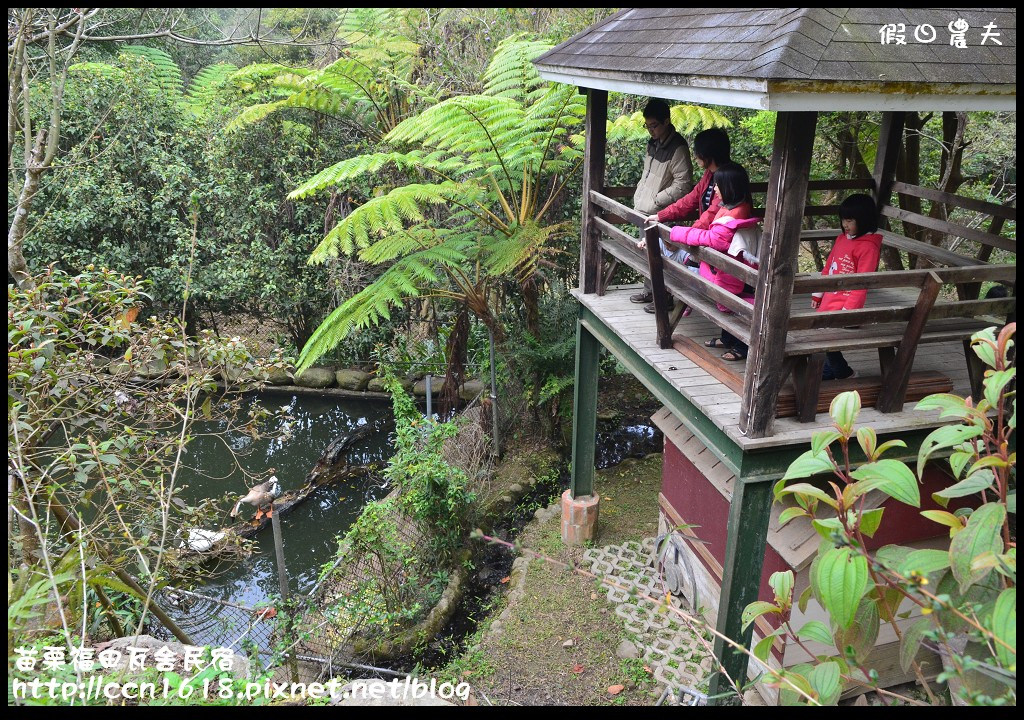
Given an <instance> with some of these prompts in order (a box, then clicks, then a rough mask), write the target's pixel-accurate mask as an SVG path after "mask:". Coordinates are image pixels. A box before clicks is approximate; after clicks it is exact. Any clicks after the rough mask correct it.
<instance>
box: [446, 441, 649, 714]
mask: <svg viewBox="0 0 1024 720" xmlns="http://www.w3.org/2000/svg"><path fill="white" fill-rule="evenodd" d="M596 484H597V488H598V489H599V490H600V492H601V496H602V500H601V519H600V529H599V536H598V538H597V541H596V543H595V544H596V545H608V544H619V543H622V542H624V541H626V540H640V539H642V538H644V537H650V536H652V535H654V534H655V533H656V531H657V518H658V510H657V496H658V489H659V488H660V486H661V455H649V456H648V457H646V458H645V459H643V460H626V461H625V462H623V463H621V464H619V465H617V466H615V467H613V468H609V469H608V470H603V471H600V472H599V473H598V478H597V483H596ZM519 544H520V545H521V546H522V547H525V548H530V549H532V550H535V551H537V552H540V553H543V554H546V555H548V556H550V557H552V558H554V559H557V560H561V561H563V562H579V561H580V560H581V559H582V554H583V550H582V549H580V548H566V547H564V546H563V545H562V541H561V531H560V527H559V515H558V514H557V513H556V514H555V515H553V516H552V517H550V518H548V519H547V520H546V521H544V522H543V523H540V524H537V523H534V524H531V526H530V527H529V528H527V530H526V531H524V533H523V534H522V535H521V536H520V538H519ZM506 603H507V599H503V600H501V601H500V603H499V605H498V606H496V607H495V608H493V609H492V612H491V620H489V621H487V622H485V623H483V624H482V627H481V629H480V630H479V631H478V634H477V637H475V638H473V639H472V640H471V641H470V642H469V643H468V645H467V647H469V650H467V651H466V653H464V654H463V655H462V657H460V658H458V659H457V660H456V661H455V662H453V663H452V664H451V665H450V666H449V667H448V668H447V669H446V671H445V673H444V674H445V675H448V676H457V677H459V678H460V679H462V680H464V681H466V682H469V683H471V684H472V685H473V686H474V687H475V688H476V689H477V690H478V700H477V701H478V702H479V704H481V705H485V704H487V702H488V701H489V702H490V703H491V704H494V705H652V704H654V702H655V701H656V700H657V697H658V694H659V693H658V692H657V691H656V690H655V683H654V682H653V679H652V678H651V676H650V673H649V671H647V670H645V668H644V665H643V662H642V661H641V660H636V659H630V660H621V659H619V658H618V657H617V656H616V649H617V648H618V647H619V644H620V643H621V642H622V641H623V640H627V639H628V636H627V634H626V632H625V630H624V628H623V623H622V621H621V620H620V619H619V618H618V617H617V616H616V615H615V614H614V608H613V606H612V605H611V604H610V603H608V602H607V601H606V600H605V598H604V592H598V590H597V587H596V585H595V583H594V581H593V580H589V579H587V578H585V577H582V576H580V575H577V574H575V573H572V572H571V571H567V570H564V569H561V568H557V567H555V566H552V565H550V564H547V563H544V562H543V561H541V560H533V561H531V562H530V564H529V566H528V569H527V576H526V581H525V591H524V593H523V594H522V596H521V597H520V598H519V599H518V600H516V601H514V604H513V607H512V608H511V611H510V613H509V615H508V617H507V620H506V622H504V623H502V625H501V632H500V633H489V632H488V630H489V629H491V627H492V624H493V620H494V618H496V617H497V616H498V614H499V613H500V612H501V611H502V610H503V609H504V608H505V607H506ZM615 686H622V689H621V690H618V688H616V687H615ZM609 688H613V691H612V692H609ZM485 698H486V700H485Z"/></svg>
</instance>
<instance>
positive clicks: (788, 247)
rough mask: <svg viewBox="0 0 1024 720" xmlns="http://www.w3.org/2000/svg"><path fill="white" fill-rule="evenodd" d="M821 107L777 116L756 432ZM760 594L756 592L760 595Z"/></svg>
mask: <svg viewBox="0 0 1024 720" xmlns="http://www.w3.org/2000/svg"><path fill="white" fill-rule="evenodd" d="M817 120H818V114H817V113H816V112H780V113H779V115H778V118H777V119H776V121H775V142H774V145H773V147H772V167H771V173H770V176H769V181H768V197H767V201H766V202H765V215H764V235H763V236H762V238H761V247H760V257H761V268H760V270H759V272H758V275H757V293H756V299H755V300H754V320H753V323H752V324H751V328H750V351H749V354H748V357H747V370H746V373H745V377H744V379H743V403H742V406H741V408H740V430H741V431H742V432H744V433H745V434H746V435H747V436H749V437H752V438H760V437H766V436H767V435H770V434H771V429H772V422H773V421H774V419H775V405H776V403H777V402H778V398H779V390H780V388H781V386H782V383H783V381H784V380H785V378H783V377H782V370H783V365H784V361H785V347H786V334H787V330H788V326H789V310H790V305H791V304H792V299H793V276H794V275H795V274H796V257H797V253H798V252H799V250H800V230H801V226H802V224H803V214H804V206H805V205H806V203H807V182H808V179H809V177H810V169H811V151H812V149H813V147H814V130H815V126H816V125H817ZM754 599H756V598H751V600H754Z"/></svg>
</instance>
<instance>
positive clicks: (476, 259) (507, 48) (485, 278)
mask: <svg viewBox="0 0 1024 720" xmlns="http://www.w3.org/2000/svg"><path fill="white" fill-rule="evenodd" d="M546 47H549V46H548V45H546V44H544V43H539V42H537V41H534V40H529V39H526V38H522V37H513V38H509V39H507V40H505V41H503V42H502V43H501V44H499V46H498V49H497V50H496V51H495V53H494V56H493V58H492V61H491V64H490V66H489V68H488V71H487V73H486V75H485V78H486V86H485V88H484V92H483V93H482V94H480V95H469V96H457V97H453V98H450V99H448V100H444V101H442V102H439V103H436V104H434V105H433V106H431V107H428V108H426V109H425V110H423V111H422V112H420V113H419V114H418V115H414V116H411V117H409V118H408V119H406V120H405V121H403V122H402V123H400V124H399V125H398V126H396V127H395V128H394V129H393V130H391V132H390V133H388V135H387V136H386V138H385V140H386V141H387V142H388V143H389V144H391V145H392V146H393V147H394V148H395V149H394V150H392V151H390V152H381V153H371V154H368V155H364V156H362V157H358V158H351V159H347V160H343V161H341V162H340V163H338V164H336V165H334V166H333V167H331V168H328V169H326V170H324V171H322V172H321V173H319V174H318V175H316V176H314V177H313V178H311V179H310V180H309V181H307V182H306V183H304V184H303V185H301V186H300V187H299V188H298V189H296V190H295V191H294V192H293V193H292V197H306V196H308V195H310V194H312V193H315V192H319V191H323V190H325V189H329V188H331V187H335V186H338V185H343V184H348V183H351V182H352V181H358V180H361V179H363V178H367V177H368V176H370V175H373V176H379V175H380V174H382V173H384V172H386V171H391V172H397V173H402V174H403V175H405V176H406V177H407V178H409V179H408V180H406V181H404V182H399V183H398V184H396V185H394V186H393V187H392V188H391V189H389V190H387V191H383V192H379V193H377V195H376V196H375V197H374V198H372V199H370V200H369V201H367V202H366V203H364V204H363V205H361V206H360V207H358V208H356V209H355V210H354V211H353V212H352V213H351V214H350V215H349V216H348V217H346V218H345V219H343V220H342V221H341V222H340V223H339V224H338V226H337V227H336V228H335V229H334V230H333V231H332V232H330V233H329V234H328V235H327V237H325V238H324V240H323V242H321V244H320V245H319V246H318V247H317V249H316V250H315V251H314V253H313V256H312V260H313V261H321V260H323V259H325V258H329V257H332V256H336V255H337V254H338V253H340V252H342V253H352V252H354V251H356V250H357V249H359V250H358V251H359V257H360V259H361V260H363V261H366V262H369V263H373V264H387V265H388V270H387V271H386V272H385V273H384V274H383V275H382V276H381V277H380V279H379V280H378V281H377V282H375V283H374V284H372V285H370V286H368V287H367V288H366V289H364V290H363V291H361V292H360V293H358V294H356V295H355V296H353V297H351V298H349V299H348V300H346V301H345V302H344V303H342V305H341V306H340V307H339V308H338V309H337V310H336V311H335V312H333V313H332V314H331V315H330V316H329V317H328V318H327V320H326V321H325V322H324V324H323V325H321V327H320V328H319V329H318V330H317V332H316V333H315V334H314V335H313V337H312V338H311V341H310V343H309V344H308V345H307V346H306V348H305V349H304V350H303V354H302V356H301V358H300V365H301V366H302V367H305V366H308V365H309V364H311V363H312V362H313V361H315V359H316V358H317V357H319V356H320V355H322V354H323V353H324V352H326V351H327V350H328V349H330V348H331V347H333V346H334V345H336V344H337V343H338V342H340V341H341V340H342V339H343V338H345V337H346V336H347V335H348V334H349V333H351V332H352V331H353V330H356V329H359V328H364V327H367V326H369V325H372V324H376V323H379V322H381V321H382V320H386V319H387V318H388V317H389V313H390V310H389V308H390V307H392V306H394V305H397V304H399V303H400V302H401V301H402V300H403V299H404V298H406V297H418V296H431V297H438V298H446V299H451V300H454V301H455V302H457V303H459V304H460V305H464V306H465V307H467V308H468V309H469V310H470V312H472V313H473V314H474V315H476V316H477V317H478V318H479V319H480V320H481V321H482V322H483V323H484V324H485V325H486V326H487V327H488V328H490V329H492V330H494V331H495V332H496V334H497V335H498V336H499V337H501V335H502V334H503V333H502V331H501V328H500V327H498V326H497V325H496V322H495V317H494V315H495V309H494V308H493V307H492V306H491V303H492V296H493V294H494V292H493V290H494V288H496V287H500V286H502V285H503V284H505V283H507V282H508V281H513V282H515V283H519V284H521V285H525V284H529V283H532V282H533V280H534V276H535V274H536V272H537V268H538V263H539V261H540V260H541V259H542V258H543V257H544V255H545V252H544V249H545V247H546V246H547V245H548V244H549V243H550V242H551V241H552V240H553V239H554V238H557V237H559V236H561V235H562V234H564V233H565V232H566V230H567V227H566V226H564V225H563V224H562V223H549V222H548V221H547V219H546V216H547V214H548V211H549V210H550V209H551V207H552V204H553V202H554V200H555V198H556V197H557V196H558V195H559V193H560V191H561V190H562V188H563V187H564V184H565V181H566V179H567V177H568V176H569V175H571V174H572V173H573V172H575V170H576V169H577V168H578V166H579V162H580V160H581V159H582V156H581V153H580V152H579V151H578V150H576V149H574V148H572V147H571V145H568V144H566V135H567V132H568V128H569V127H572V126H576V125H578V124H579V123H580V119H581V117H582V115H583V112H584V105H583V103H582V102H581V100H580V98H579V96H578V95H577V94H576V93H575V91H574V90H573V89H572V88H568V87H566V86H553V85H549V84H547V83H542V82H541V81H540V80H539V78H538V77H537V74H536V70H535V69H534V67H533V65H532V64H531V63H530V62H529V60H530V59H531V58H532V57H533V56H535V55H536V54H538V53H540V52H541V51H542V50H543V49H544V48H546ZM513 78H514V79H515V82H513V80H512V79H513ZM517 83H518V85H517ZM409 146H412V147H409ZM417 176H418V177H421V178H423V179H425V180H426V182H420V181H418V179H413V178H416V177H417ZM532 297H533V296H532V295H526V296H524V299H527V300H528V305H529V306H530V307H532V308H533V310H532V311H531V313H530V314H531V316H532V317H535V316H536V306H535V304H533V305H530V303H535V300H533V299H531V298H532Z"/></svg>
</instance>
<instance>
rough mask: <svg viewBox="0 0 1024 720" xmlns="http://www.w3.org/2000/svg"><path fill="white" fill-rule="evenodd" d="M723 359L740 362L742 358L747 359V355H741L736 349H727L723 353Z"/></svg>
mask: <svg viewBox="0 0 1024 720" xmlns="http://www.w3.org/2000/svg"><path fill="white" fill-rule="evenodd" d="M722 359H723V360H727V361H728V362H738V361H740V360H746V359H747V356H746V355H740V354H739V353H738V352H736V351H735V350H727V351H725V352H724V353H722Z"/></svg>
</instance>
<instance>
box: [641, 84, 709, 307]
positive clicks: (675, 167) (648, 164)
mask: <svg viewBox="0 0 1024 720" xmlns="http://www.w3.org/2000/svg"><path fill="white" fill-rule="evenodd" d="M644 124H645V125H646V126H647V132H648V133H650V135H651V139H650V140H648V141H647V155H646V156H645V157H644V171H643V174H642V175H641V176H640V182H638V183H637V184H636V192H635V193H634V194H633V208H634V209H635V210H636V211H637V212H641V213H643V214H644V215H653V214H654V213H657V212H658V211H660V210H663V209H664V208H665V207H667V206H669V205H671V204H672V203H674V202H675V201H676V200H678V199H679V198H681V197H683V196H684V195H686V193H688V192H690V190H691V188H693V168H692V166H691V164H690V147H689V146H688V145H687V144H686V140H684V139H683V136H682V135H680V134H679V133H677V132H676V129H675V127H673V125H672V120H671V117H670V115H669V108H668V103H666V102H665V101H664V100H658V99H653V100H651V101H650V102H648V103H647V106H646V107H645V108H644ZM633 297H634V298H637V299H636V300H634V302H645V303H646V302H650V301H651V299H652V298H651V291H650V281H649V280H648V281H647V282H646V283H644V291H643V293H640V294H639V295H635V296H633ZM641 298H644V299H641ZM630 299H631V300H633V298H630Z"/></svg>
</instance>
